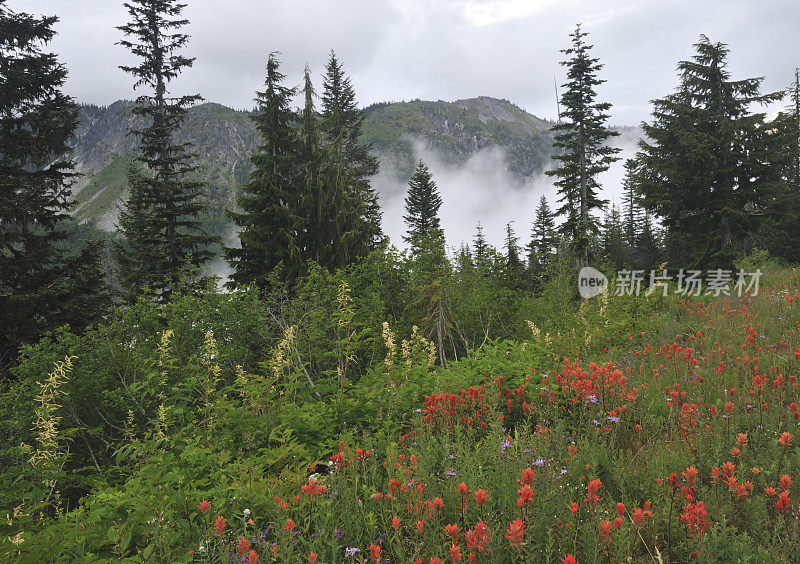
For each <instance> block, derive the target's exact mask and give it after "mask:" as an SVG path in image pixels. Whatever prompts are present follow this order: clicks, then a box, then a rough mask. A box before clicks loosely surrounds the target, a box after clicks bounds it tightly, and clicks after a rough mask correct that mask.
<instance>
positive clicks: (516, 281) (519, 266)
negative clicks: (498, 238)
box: [503, 221, 525, 289]
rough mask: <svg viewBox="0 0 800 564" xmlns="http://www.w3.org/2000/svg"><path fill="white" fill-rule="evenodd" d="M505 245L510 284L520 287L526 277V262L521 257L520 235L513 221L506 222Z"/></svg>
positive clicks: (510, 285)
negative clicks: (518, 235)
mask: <svg viewBox="0 0 800 564" xmlns="http://www.w3.org/2000/svg"><path fill="white" fill-rule="evenodd" d="M503 246H504V248H505V250H506V270H507V277H508V285H509V287H511V288H513V289H519V288H520V287H521V285H522V282H523V279H524V278H523V275H524V273H525V264H524V263H523V262H522V259H521V258H520V253H519V237H517V234H516V232H515V231H514V226H513V222H511V221H509V222H508V223H506V238H505V242H504V245H503Z"/></svg>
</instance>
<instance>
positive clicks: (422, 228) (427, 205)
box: [403, 161, 442, 249]
mask: <svg viewBox="0 0 800 564" xmlns="http://www.w3.org/2000/svg"><path fill="white" fill-rule="evenodd" d="M441 206H442V198H441V196H440V195H439V191H438V189H437V188H436V183H435V182H434V181H433V177H432V176H431V173H430V171H429V170H428V166H427V165H426V164H425V163H423V162H422V161H419V164H417V168H416V170H414V174H412V175H411V180H409V182H408V194H407V196H406V215H404V216H403V219H404V220H405V222H406V225H407V226H408V231H407V235H406V236H404V237H403V240H404V241H406V242H407V243H410V244H411V247H412V248H413V249H418V247H419V241H420V240H421V239H423V238H425V237H428V236H429V235H431V234H432V233H437V234H442V229H441V226H440V224H439V208H440V207H441Z"/></svg>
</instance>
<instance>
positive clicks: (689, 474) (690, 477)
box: [682, 466, 697, 486]
mask: <svg viewBox="0 0 800 564" xmlns="http://www.w3.org/2000/svg"><path fill="white" fill-rule="evenodd" d="M682 475H683V479H684V480H686V482H687V483H688V484H689V485H690V486H693V485H694V481H695V479H696V478H697V468H695V467H694V466H689V467H688V468H687V469H686V470H684V471H683V472H682Z"/></svg>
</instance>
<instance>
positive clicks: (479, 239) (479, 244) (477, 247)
mask: <svg viewBox="0 0 800 564" xmlns="http://www.w3.org/2000/svg"><path fill="white" fill-rule="evenodd" d="M472 248H473V249H474V252H473V257H474V258H475V264H476V265H481V264H485V263H486V261H487V257H488V254H489V243H487V242H486V237H485V236H484V234H483V225H481V222H480V221H478V223H477V225H476V226H475V237H474V238H473V239H472Z"/></svg>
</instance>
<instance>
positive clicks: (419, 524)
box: [417, 519, 425, 533]
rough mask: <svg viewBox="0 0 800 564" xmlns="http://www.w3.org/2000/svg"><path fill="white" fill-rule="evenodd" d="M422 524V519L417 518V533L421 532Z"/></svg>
mask: <svg viewBox="0 0 800 564" xmlns="http://www.w3.org/2000/svg"><path fill="white" fill-rule="evenodd" d="M424 526H425V523H424V522H423V521H422V519H418V520H417V532H418V533H422V528H423V527H424Z"/></svg>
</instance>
